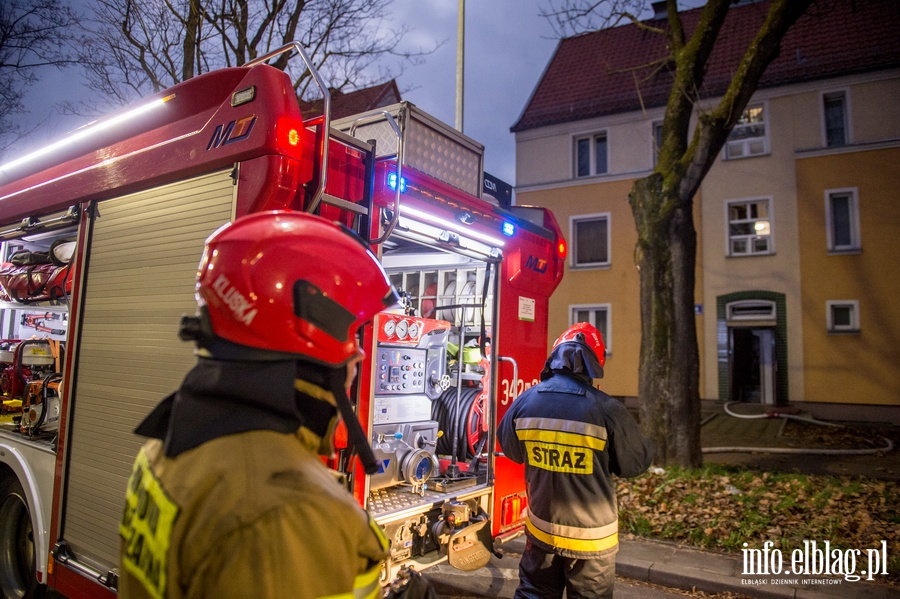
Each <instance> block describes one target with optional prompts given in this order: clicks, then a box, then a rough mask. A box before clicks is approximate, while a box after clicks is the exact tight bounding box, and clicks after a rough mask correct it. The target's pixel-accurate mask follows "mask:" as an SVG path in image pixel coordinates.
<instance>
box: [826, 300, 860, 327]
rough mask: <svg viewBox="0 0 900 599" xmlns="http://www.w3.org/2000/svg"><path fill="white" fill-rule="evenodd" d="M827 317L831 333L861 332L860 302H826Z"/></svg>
mask: <svg viewBox="0 0 900 599" xmlns="http://www.w3.org/2000/svg"><path fill="white" fill-rule="evenodd" d="M825 315H826V316H825V318H826V320H827V326H828V331H829V332H832V333H858V332H859V302H858V301H857V300H829V301H827V302H825Z"/></svg>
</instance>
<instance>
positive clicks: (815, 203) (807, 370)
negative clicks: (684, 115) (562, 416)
mask: <svg viewBox="0 0 900 599" xmlns="http://www.w3.org/2000/svg"><path fill="white" fill-rule="evenodd" d="M884 6H885V5H883V4H882V5H881V7H882V8H884ZM848 10H850V9H849V8H848ZM854 10H855V9H854ZM889 12H890V13H891V14H889V15H887V16H886V17H885V16H884V15H882V18H887V19H888V20H889V21H890V19H894V20H896V19H897V18H898V14H900V10H896V9H891V11H889ZM848 14H849V16H848V15H841V16H840V19H843V20H844V22H846V19H848V18H850V17H853V13H852V12H851V13H848ZM870 17H871V18H873V19H874V18H875V15H870ZM867 18H868V17H867ZM815 25H816V26H817V27H818V29H816V30H815V31H817V32H818V33H817V34H816V35H825V34H823V33H822V28H823V27H826V24H823V23H821V22H819V23H816V24H815ZM826 28H827V27H826ZM617 29H618V30H619V31H616V32H615V33H614V34H610V35H614V36H617V37H618V39H617V44H619V45H621V44H623V43H625V42H623V41H622V40H623V39H625V38H626V36H627V32H626V31H624V30H625V29H626V28H625V27H622V28H617ZM612 31H614V30H612ZM597 33H598V34H603V32H597ZM802 33H803V32H800V34H802ZM826 33H827V31H826ZM591 35H594V34H591ZM798 35H799V34H798ZM585 38H589V36H581V37H580V38H570V39H567V40H563V41H562V42H561V44H560V48H559V49H558V50H557V53H556V55H555V56H554V57H553V58H552V59H551V64H550V66H548V68H547V70H546V72H545V74H544V77H543V79H542V81H541V82H539V84H538V87H537V88H536V90H535V92H534V94H533V96H532V98H531V100H529V104H528V106H526V109H525V111H524V112H523V116H522V117H521V118H520V121H519V123H517V124H516V125H515V126H514V127H513V131H514V133H515V135H516V203H517V204H521V205H541V206H546V207H549V208H551V209H552V210H553V212H554V213H555V214H556V216H557V219H558V220H559V222H560V225H561V226H562V228H563V231H564V232H565V233H566V235H567V240H568V243H569V248H570V249H569V251H570V256H569V261H568V265H567V270H566V273H565V276H564V278H563V281H562V284H561V285H560V287H559V289H558V290H557V292H556V294H555V295H554V296H553V298H552V300H551V322H550V330H551V339H550V340H548V341H552V337H553V336H554V335H555V334H558V332H559V331H562V330H563V329H565V328H566V327H567V326H569V325H570V324H572V323H574V322H577V321H579V320H587V321H590V322H594V323H595V324H597V325H598V327H600V328H601V330H603V331H604V333H605V335H606V336H607V338H608V341H609V345H610V352H609V355H608V360H607V367H606V378H605V379H604V381H603V388H604V390H606V391H607V392H608V393H610V394H612V395H618V396H626V397H627V396H634V395H636V394H637V385H638V380H637V377H638V360H639V351H640V305H639V284H638V283H639V282H638V273H637V272H636V269H635V266H634V260H633V252H634V245H635V240H636V233H635V230H634V222H633V218H632V215H631V210H630V207H629V205H628V202H627V197H628V193H629V191H630V189H631V186H632V184H633V182H634V181H635V180H636V179H638V178H641V177H644V176H647V175H649V174H650V173H651V172H652V170H653V167H654V162H655V147H656V139H657V135H658V130H659V126H660V123H661V121H662V118H663V113H662V111H663V107H662V104H660V103H658V104H657V105H656V106H653V105H652V102H649V101H648V102H647V103H646V104H645V105H644V106H643V108H641V107H640V106H638V105H636V106H635V108H634V109H631V110H610V111H607V112H606V113H603V114H595V115H590V114H589V113H585V115H584V116H583V117H579V118H565V117H564V116H557V118H551V117H550V116H548V115H549V114H551V113H550V112H549V111H550V109H552V108H553V107H554V106H555V105H554V104H553V102H557V103H558V104H559V113H558V114H559V115H564V114H565V112H564V108H565V106H564V105H563V104H561V102H562V101H561V100H558V99H555V98H554V99H553V100H550V99H549V98H551V97H553V96H552V95H551V94H549V93H547V90H548V88H549V87H550V86H551V85H552V86H557V87H559V86H564V85H565V84H564V81H565V80H566V77H569V78H570V79H571V78H573V77H576V76H577V73H578V68H579V67H578V66H575V65H574V64H573V65H572V66H571V68H563V67H565V66H566V65H565V64H562V65H561V64H560V61H563V62H565V61H570V62H573V63H574V62H575V59H574V58H567V56H570V55H571V56H579V57H580V56H583V55H584V53H585V52H587V51H589V50H590V47H591V44H594V45H595V48H602V47H603V44H602V43H600V42H599V41H591V40H590V39H585ZM803 39H805V40H807V41H808V40H809V37H808V36H807V38H802V37H801V42H798V43H802V40H803ZM566 44H570V45H573V46H578V47H577V48H569V47H568V46H566ZM802 48H803V47H802V46H801V47H800V49H801V50H802ZM823 51H826V52H827V50H823ZM835 51H836V52H837V51H838V49H836V50H835ZM797 52H800V50H798V51H797ZM567 53H568V54H567ZM796 55H797V56H799V55H800V54H796ZM881 58H882V59H883V60H885V61H886V62H885V64H882V65H881V66H879V65H878V64H876V65H868V67H867V68H866V69H857V68H855V67H853V65H851V67H847V66H844V67H840V68H837V69H836V70H834V71H833V72H831V73H830V75H829V76H822V75H821V74H818V75H817V76H808V77H807V76H802V73H803V68H804V67H803V66H802V65H800V66H796V65H794V66H792V68H794V69H795V71H796V72H797V73H800V74H798V75H795V76H793V78H789V77H782V79H781V81H779V82H778V84H771V85H763V86H761V87H760V89H759V90H758V91H757V92H756V94H755V95H754V97H753V98H752V99H751V101H750V103H749V104H748V106H747V110H746V111H745V113H744V116H743V118H742V120H741V122H740V123H739V124H738V126H737V127H736V128H735V131H734V132H733V133H732V136H731V137H730V138H729V141H728V143H726V146H725V148H724V149H723V150H722V152H721V155H720V156H719V157H718V158H717V160H716V162H715V164H714V166H713V167H712V169H711V171H710V172H709V174H708V176H707V177H706V178H705V180H704V181H703V184H702V186H701V189H700V191H699V193H698V194H697V196H696V197H695V200H694V202H695V226H696V228H697V230H698V237H699V248H698V256H697V269H698V275H697V288H696V294H695V295H696V299H695V313H696V317H697V331H698V341H699V346H700V360H701V381H700V393H701V397H702V398H703V399H708V400H722V401H741V402H748V403H759V404H771V405H794V404H799V403H809V404H813V403H815V404H821V405H825V404H866V405H871V406H900V359H898V356H900V312H898V311H897V310H895V309H893V308H894V306H895V305H897V301H898V300H897V298H898V297H900V260H898V259H900V249H898V246H895V245H894V244H895V243H896V238H898V237H900V69H897V68H895V67H894V66H893V65H895V64H897V63H896V61H895V59H894V58H890V59H887V58H885V57H884V56H883V55H882V56H881ZM811 62H813V61H811ZM816 64H818V65H819V66H821V64H822V61H818V62H817V63H816ZM583 66H584V65H583V64H581V65H580V68H583ZM857 66H858V65H857ZM607 67H608V68H610V69H611V72H612V70H614V67H615V64H609V65H607ZM610 81H613V80H610ZM610 87H613V86H612V84H611V83H610ZM620 91H621V90H620ZM598 93H602V92H598ZM632 93H635V92H634V91H633V90H632ZM716 99H717V98H715V97H710V98H709V100H708V102H710V103H713V102H715V101H716ZM645 100H646V98H645ZM619 104H622V102H621V101H620V102H619ZM625 105H627V103H626V104H625ZM570 106H576V103H575V102H574V100H572V101H571V102H570Z"/></svg>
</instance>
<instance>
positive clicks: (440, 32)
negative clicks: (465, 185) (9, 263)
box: [0, 0, 557, 184]
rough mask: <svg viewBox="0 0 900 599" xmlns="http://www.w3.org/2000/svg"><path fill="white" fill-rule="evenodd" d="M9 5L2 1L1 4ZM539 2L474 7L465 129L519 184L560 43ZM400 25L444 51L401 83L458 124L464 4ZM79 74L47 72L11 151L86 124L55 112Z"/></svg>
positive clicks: (77, 84)
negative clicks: (522, 156) (519, 142)
mask: <svg viewBox="0 0 900 599" xmlns="http://www.w3.org/2000/svg"><path fill="white" fill-rule="evenodd" d="M0 1H2V0H0ZM538 3H539V0H467V2H466V19H465V20H466V43H465V105H464V122H463V125H464V127H463V129H464V132H465V133H466V135H468V136H469V137H471V138H473V139H475V140H476V141H478V142H480V143H482V144H484V146H485V170H487V171H488V172H490V173H491V174H492V175H494V176H496V177H499V178H501V179H503V180H505V181H507V182H508V183H510V184H514V183H515V156H514V141H513V135H512V134H511V133H510V132H509V128H510V127H511V126H512V125H513V123H514V122H515V121H516V119H517V118H518V117H519V115H520V114H521V112H522V109H523V108H524V107H525V103H526V102H527V100H528V98H529V96H530V94H531V92H532V90H533V89H534V87H535V85H536V84H537V81H538V79H539V78H540V76H541V73H542V72H543V70H544V68H545V66H546V65H547V62H548V61H549V59H550V56H551V55H552V53H553V51H554V49H555V48H556V44H557V41H556V40H555V39H554V38H553V32H552V30H551V28H550V25H549V23H548V22H547V21H546V19H544V18H542V17H539V16H538V10H539V7H538ZM392 6H393V18H394V19H395V20H396V21H397V22H400V23H404V24H406V25H407V26H408V27H409V28H410V29H412V31H411V32H410V34H408V36H407V37H406V38H405V41H404V45H405V46H406V47H408V48H409V49H416V48H428V47H433V46H434V43H435V42H436V41H443V42H444V43H443V46H441V48H440V49H439V50H437V51H436V52H434V53H433V54H430V55H428V56H426V57H425V59H424V64H422V65H418V66H411V67H407V68H406V70H405V72H404V73H403V74H402V75H400V76H399V77H398V78H397V83H398V86H399V87H400V91H401V94H402V96H403V99H404V100H409V101H410V102H412V103H414V104H415V105H416V106H418V107H419V108H421V109H422V110H424V111H425V112H427V113H429V114H431V115H432V116H435V117H437V118H438V119H440V120H442V121H444V122H446V123H448V124H449V125H451V126H452V125H454V124H455V115H456V36H457V13H458V0H394V3H393V5H392ZM81 83H82V82H81V79H80V76H79V75H77V74H76V73H74V72H71V71H69V72H65V73H57V72H55V71H52V70H46V71H45V72H44V73H43V81H42V84H41V85H40V86H38V87H36V88H34V89H33V90H32V91H31V92H30V94H29V97H28V101H27V105H28V106H29V107H30V109H31V114H30V115H27V122H28V123H29V124H30V125H33V124H36V123H40V126H39V128H38V129H37V130H35V131H34V133H33V135H31V136H30V137H29V138H28V139H26V140H23V141H22V142H20V143H19V144H18V145H17V146H16V147H13V148H11V152H10V153H9V154H7V155H8V156H11V155H13V154H14V153H15V152H18V151H21V152H24V151H28V150H31V149H35V148H37V147H40V146H42V145H45V144H46V143H48V141H49V140H52V139H54V138H57V137H58V136H59V135H61V134H64V133H66V132H67V131H71V130H73V129H75V128H76V127H78V126H80V125H82V124H84V120H80V121H79V120H77V119H74V118H72V117H69V118H63V117H60V116H59V115H55V114H54V113H53V112H52V110H51V108H50V107H51V106H52V104H53V103H54V102H59V101H61V100H63V99H65V96H66V95H67V94H72V93H79V94H80V93H89V92H83V91H82V89H83V88H82V87H81Z"/></svg>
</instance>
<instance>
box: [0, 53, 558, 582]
mask: <svg viewBox="0 0 900 599" xmlns="http://www.w3.org/2000/svg"><path fill="white" fill-rule="evenodd" d="M285 52H291V53H293V55H294V56H299V57H300V58H301V59H302V60H303V61H304V62H305V65H306V67H307V68H308V69H310V71H311V74H312V76H313V78H314V79H315V81H316V83H317V85H318V86H319V88H320V89H321V92H322V94H323V95H324V106H325V109H324V114H323V115H322V116H318V117H315V118H307V119H306V120H304V119H303V115H301V113H300V109H299V106H298V102H297V100H296V97H295V95H294V93H293V88H292V86H291V81H290V79H289V78H288V76H287V75H286V74H285V73H283V72H281V71H279V70H277V69H275V68H273V67H271V66H269V65H267V64H266V61H268V60H269V59H271V58H274V57H275V56H277V55H280V54H283V53H285ZM329 107H330V99H329V96H328V90H327V87H326V86H325V85H324V83H323V82H322V80H321V77H320V76H319V75H318V73H316V72H315V69H314V68H313V67H312V64H311V63H310V61H309V59H308V57H307V55H306V54H305V52H304V51H303V49H302V47H301V46H300V45H299V44H296V43H294V44H290V45H288V46H286V47H285V48H282V49H280V50H278V51H276V52H273V53H272V54H270V55H267V56H264V57H262V58H260V59H259V60H257V61H255V62H253V63H250V64H248V65H246V66H243V67H235V68H226V69H222V70H218V71H214V72H210V73H207V74H204V75H201V76H198V77H195V78H194V79H191V80H189V81H186V82H184V83H181V84H178V85H176V86H174V87H172V88H170V89H167V90H165V91H163V92H161V93H158V94H155V95H153V96H150V97H148V98H145V99H144V100H142V101H140V102H138V103H136V104H135V105H133V106H131V107H129V108H128V109H126V110H123V111H120V112H118V113H116V114H113V115H111V116H109V117H107V118H104V119H102V120H99V121H97V122H96V123H93V124H91V125H89V126H87V127H85V128H83V129H80V130H77V131H75V132H74V133H72V134H69V135H66V136H63V137H61V138H60V140H59V141H58V142H56V143H53V144H51V145H50V146H48V147H46V148H44V149H43V150H41V151H38V152H35V153H33V154H29V155H26V156H21V157H13V158H14V159H12V160H11V161H9V162H7V163H6V164H4V165H2V166H0V241H2V245H0V260H2V262H3V264H2V268H0V327H2V333H0V337H2V339H0V388H2V400H3V410H2V411H3V413H2V416H0V420H2V423H0V522H2V527H0V591H2V595H3V596H4V597H30V596H33V595H34V594H35V593H36V592H37V591H39V590H41V589H43V588H44V587H50V588H54V589H56V590H57V591H59V592H61V593H63V594H65V595H66V596H68V597H70V598H72V599H75V598H81V597H84V598H92V599H96V598H101V597H112V596H114V595H115V589H116V581H117V568H118V563H117V562H118V546H119V539H118V522H119V519H120V517H121V513H122V504H123V503H122V502H123V498H124V489H125V483H126V480H127V477H128V474H129V471H130V468H131V464H132V460H133V458H134V456H135V454H136V453H137V451H138V449H139V447H140V445H141V443H142V442H143V439H141V438H140V437H138V436H136V435H134V434H133V432H132V431H133V429H134V427H135V426H136V424H137V423H138V422H140V420H141V419H142V418H143V417H144V415H145V414H147V412H148V411H149V410H150V409H151V408H152V407H153V406H155V405H156V403H158V402H159V401H160V400H161V399H162V398H163V397H164V396H165V395H166V394H168V393H169V392H171V391H172V390H173V389H174V388H176V387H177V386H178V384H179V383H180V381H181V379H182V377H183V376H184V374H185V373H186V372H187V370H188V369H189V368H190V367H191V366H192V365H193V363H194V358H193V355H192V351H193V347H191V344H189V343H185V342H182V341H180V340H179V339H178V337H177V334H176V331H177V327H178V322H179V320H180V317H181V316H182V315H183V314H193V313H194V311H195V309H196V303H195V299H194V278H195V275H196V268H197V264H198V261H199V257H200V253H201V249H202V247H203V242H204V240H205V238H206V237H207V236H208V235H209V234H210V233H211V232H212V231H214V230H215V229H216V228H218V227H219V226H220V225H221V224H223V223H225V222H227V221H229V220H230V219H234V218H235V217H237V216H240V215H243V214H247V213H250V212H254V211H260V210H269V209H290V210H302V211H309V212H314V213H317V214H320V215H322V216H325V217H327V218H330V219H333V220H339V221H341V222H344V223H345V224H347V225H348V226H350V227H352V228H354V229H355V230H356V231H358V232H359V233H360V234H361V235H362V236H363V237H364V238H365V239H367V240H369V242H370V244H371V246H372V248H373V250H374V251H375V252H376V253H377V255H378V256H380V258H381V260H382V261H383V264H384V267H385V269H386V271H387V272H388V273H389V274H390V276H391V279H392V280H393V282H394V283H395V285H396V287H397V288H398V289H399V290H400V291H401V295H402V297H403V305H402V307H401V308H399V309H396V310H394V311H391V312H385V313H382V314H379V315H378V316H377V318H376V319H375V321H374V323H372V325H371V326H369V327H367V328H366V329H365V331H364V333H363V344H364V347H365V348H366V351H367V354H368V357H367V360H366V362H365V363H364V364H363V365H362V366H361V368H360V376H359V377H358V381H357V383H356V385H355V389H354V400H355V402H356V411H357V415H358V418H359V420H360V422H361V424H362V426H363V428H364V430H365V431H366V433H367V435H368V436H369V437H370V438H371V442H372V449H373V452H374V454H375V456H376V458H377V460H378V464H379V469H378V472H377V473H375V474H372V475H366V474H365V473H364V472H363V470H362V469H361V467H360V466H359V465H358V464H357V460H355V459H350V458H349V456H348V453H349V452H348V451H347V450H346V449H344V448H341V449H339V451H338V452H337V454H336V456H335V457H334V458H333V459H332V460H330V461H329V465H330V466H331V467H333V468H336V469H340V470H342V471H344V472H345V473H346V474H347V475H348V477H347V478H348V481H349V485H350V490H351V491H352V493H353V494H354V495H355V496H356V497H357V498H358V500H359V502H360V504H361V505H363V506H364V507H366V508H367V509H368V510H369V511H370V512H371V513H372V514H373V515H374V516H375V518H376V520H377V522H378V523H379V524H380V525H381V526H383V527H384V529H385V531H386V533H387V534H388V536H389V538H390V539H391V542H392V545H391V558H390V563H389V568H387V569H386V571H385V573H384V576H385V579H386V580H389V579H391V578H393V576H394V574H395V573H396V571H397V570H398V569H399V568H400V567H401V566H403V565H404V564H414V565H415V566H416V567H417V569H421V568H424V567H427V566H429V565H432V564H435V563H440V562H444V561H449V563H450V564H452V565H454V566H456V567H457V568H460V569H463V570H472V569H476V568H479V567H481V566H483V565H484V564H485V563H487V561H488V559H489V558H490V555H491V552H492V551H497V549H498V548H499V547H500V546H502V543H503V541H504V540H508V539H509V538H511V537H513V536H516V535H518V534H520V532H521V529H522V524H523V520H522V515H523V514H522V512H523V509H524V508H525V495H524V486H523V481H522V471H521V468H520V467H518V466H517V465H516V464H513V463H512V462H510V461H509V460H508V459H506V458H505V457H503V456H502V455H501V454H500V453H498V449H497V446H496V441H495V438H494V429H495V425H496V423H497V422H498V420H499V418H500V417H502V415H503V413H504V411H505V409H506V407H507V406H508V405H509V403H510V402H511V401H512V400H513V399H514V398H515V397H516V395H517V394H518V393H520V392H521V391H522V390H523V389H524V388H526V387H528V386H530V385H532V384H534V383H536V382H537V379H538V375H539V372H540V369H541V367H542V365H543V360H544V358H545V355H546V351H547V336H548V331H547V310H548V299H549V296H550V294H551V293H552V291H553V290H554V289H555V287H556V286H557V284H558V283H559V280H560V278H561V276H562V269H563V260H564V255H565V245H564V242H563V239H562V235H561V233H560V230H559V227H558V225H557V223H556V221H555V219H554V217H553V215H552V214H551V213H549V212H548V211H546V210H544V209H541V208H528V207H519V206H507V207H501V206H500V205H499V203H498V202H496V201H493V200H491V199H490V198H489V197H487V196H485V195H483V194H482V184H483V147H482V146H481V145H480V144H478V143H476V142H475V141H473V140H471V139H469V138H467V137H465V136H464V135H462V134H460V133H459V132H458V131H455V130H454V129H452V128H450V127H448V126H446V125H444V124H443V123H441V122H439V121H437V120H436V119H434V118H432V117H430V116H429V115H427V114H426V113H424V112H423V111H421V110H419V109H418V108H417V107H415V106H414V105H412V104H409V103H405V102H404V103H400V104H397V105H394V106H390V107H387V108H385V109H383V110H379V111H376V112H374V113H371V114H364V115H359V116H357V117H353V118H349V119H343V120H341V121H335V122H332V121H331V119H330V117H329V112H330V109H329ZM322 260H328V250H327V248H323V249H322Z"/></svg>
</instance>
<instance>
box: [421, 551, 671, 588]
mask: <svg viewBox="0 0 900 599" xmlns="http://www.w3.org/2000/svg"><path fill="white" fill-rule="evenodd" d="M524 545H525V543H524V539H522V538H521V537H520V538H519V539H515V540H513V541H511V542H510V543H509V544H508V545H507V546H506V547H505V549H504V556H503V558H496V557H493V558H491V562H490V564H488V565H487V567H485V568H481V569H479V570H475V571H474V572H461V571H459V570H457V569H455V568H453V567H452V566H450V565H448V564H446V563H445V564H440V565H438V566H434V567H433V568H429V569H428V570H426V571H425V572H424V574H425V576H426V577H427V578H428V579H429V580H431V581H432V582H433V583H434V585H435V587H436V588H437V591H438V595H439V596H440V597H441V598H442V599H475V598H480V597H489V598H491V599H495V598H499V599H509V598H511V597H512V596H513V593H514V592H515V590H516V586H518V584H519V559H520V558H521V557H522V549H523V547H524ZM671 597H681V598H682V599H683V598H684V597H685V593H684V592H681V591H669V590H666V589H663V588H661V587H656V586H651V585H648V584H646V583H643V582H639V581H631V580H628V579H624V578H618V579H617V580H616V599H668V598H671Z"/></svg>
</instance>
